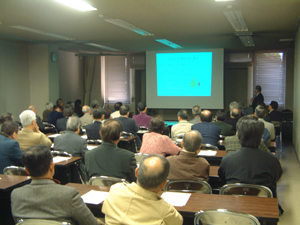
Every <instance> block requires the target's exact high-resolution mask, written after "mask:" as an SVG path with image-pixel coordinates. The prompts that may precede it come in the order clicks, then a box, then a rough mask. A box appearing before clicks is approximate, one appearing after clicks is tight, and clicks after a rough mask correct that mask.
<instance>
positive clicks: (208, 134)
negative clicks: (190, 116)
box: [192, 110, 222, 146]
mask: <svg viewBox="0 0 300 225" xmlns="http://www.w3.org/2000/svg"><path fill="white" fill-rule="evenodd" d="M200 120H201V123H197V124H194V125H193V126H192V130H197V131H199V133H200V134H201V135H202V137H203V141H202V144H211V145H214V146H217V145H218V140H219V138H220V134H221V130H222V128H221V127H219V126H217V125H215V124H213V123H211V121H212V115H211V112H210V111H208V110H204V111H202V112H201V114H200Z"/></svg>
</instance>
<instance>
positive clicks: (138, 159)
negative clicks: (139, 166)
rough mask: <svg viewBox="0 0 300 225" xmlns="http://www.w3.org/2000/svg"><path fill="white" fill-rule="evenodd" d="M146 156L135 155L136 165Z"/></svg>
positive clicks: (142, 154) (143, 154)
mask: <svg viewBox="0 0 300 225" xmlns="http://www.w3.org/2000/svg"><path fill="white" fill-rule="evenodd" d="M147 155H148V154H145V153H135V154H134V157H135V160H136V162H137V163H140V162H141V161H142V159H143V158H144V157H145V156H147Z"/></svg>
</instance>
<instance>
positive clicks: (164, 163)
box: [137, 155, 170, 189]
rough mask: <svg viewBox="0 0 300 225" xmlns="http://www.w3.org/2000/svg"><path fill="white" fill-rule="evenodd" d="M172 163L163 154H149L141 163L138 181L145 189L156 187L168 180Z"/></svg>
mask: <svg viewBox="0 0 300 225" xmlns="http://www.w3.org/2000/svg"><path fill="white" fill-rule="evenodd" d="M169 171H170V163H169V162H168V160H166V158H165V157H164V156H162V155H148V156H146V157H145V158H144V159H143V160H142V161H141V163H140V166H139V168H138V176H137V182H138V184H139V185H140V186H141V187H143V188H144V189H156V188H158V187H159V186H160V185H161V184H162V183H163V182H165V181H166V179H167V177H168V175H169Z"/></svg>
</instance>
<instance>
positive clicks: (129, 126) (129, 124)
mask: <svg viewBox="0 0 300 225" xmlns="http://www.w3.org/2000/svg"><path fill="white" fill-rule="evenodd" d="M129 113H130V107H129V106H128V105H122V106H121V107H120V117H118V118H116V119H117V120H118V121H120V122H121V124H122V127H123V131H126V132H130V133H132V134H133V135H134V136H136V139H135V140H136V145H137V148H138V149H140V148H141V145H142V143H141V140H140V138H139V136H138V135H137V132H138V130H139V129H140V127H139V126H138V125H137V124H136V122H135V121H134V119H132V118H129V117H128V116H129Z"/></svg>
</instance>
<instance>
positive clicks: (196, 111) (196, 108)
mask: <svg viewBox="0 0 300 225" xmlns="http://www.w3.org/2000/svg"><path fill="white" fill-rule="evenodd" d="M200 113H201V108H200V106H199V105H195V106H193V108H192V114H193V116H194V119H192V120H190V121H189V123H191V124H196V123H200V122H201V121H200Z"/></svg>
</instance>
